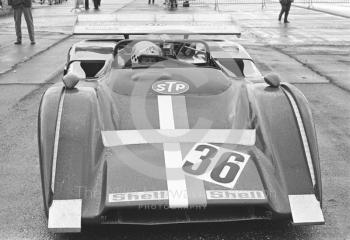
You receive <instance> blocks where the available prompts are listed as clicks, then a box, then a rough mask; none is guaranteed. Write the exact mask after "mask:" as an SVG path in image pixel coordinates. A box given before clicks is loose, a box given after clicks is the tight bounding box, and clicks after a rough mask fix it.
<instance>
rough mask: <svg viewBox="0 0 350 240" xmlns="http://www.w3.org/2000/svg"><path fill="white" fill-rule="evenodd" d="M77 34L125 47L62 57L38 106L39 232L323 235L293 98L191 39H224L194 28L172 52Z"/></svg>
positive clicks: (235, 54) (233, 56) (207, 43)
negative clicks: (246, 228)
mask: <svg viewBox="0 0 350 240" xmlns="http://www.w3.org/2000/svg"><path fill="white" fill-rule="evenodd" d="M108 21H110V20H108ZM91 22H92V21H90V23H89V24H91ZM101 25H102V24H99V26H101ZM123 26H124V27H125V25H123ZM147 26H148V25H147ZM156 26H158V27H162V26H159V25H154V27H156ZM221 26H222V25H221ZM79 28H80V30H79V31H82V29H84V32H83V33H86V34H91V33H95V34H99V33H101V32H106V34H112V33H114V34H121V35H125V38H123V39H99V40H98V39H97V40H85V41H81V42H78V43H76V44H74V45H73V46H72V47H71V49H70V50H69V53H68V59H67V64H66V67H65V70H64V76H63V81H62V82H60V83H57V84H55V85H53V86H52V87H50V88H49V89H48V90H47V91H46V92H45V93H44V95H43V97H42V100H41V104H40V109H39V121H38V124H39V125H38V131H39V137H38V139H39V152H40V171H41V181H42V190H43V199H44V208H45V211H46V214H47V217H48V227H49V229H50V230H51V231H54V232H76V231H80V230H81V227H82V226H83V225H88V224H169V223H191V222H220V221H243V220H262V219H266V220H274V219H285V220H287V221H291V222H292V223H294V224H322V223H324V218H323V214H322V209H321V206H322V188H321V171H320V161H319V156H318V149H317V141H316V133H315V128H314V123H313V120H312V115H311V110H310V107H309V105H308V102H307V100H306V99H305V97H304V96H303V94H302V93H301V92H300V91H299V90H298V89H297V88H295V87H294V86H293V85H290V84H288V83H284V82H281V81H280V78H279V77H278V76H277V75H274V74H270V75H267V76H265V77H264V76H262V75H261V73H260V72H259V70H258V69H257V67H256V66H255V64H254V61H253V60H252V59H251V57H250V56H249V54H248V53H247V52H246V50H245V49H244V48H243V47H242V46H241V45H239V44H238V43H235V42H234V41H231V40H223V39H224V37H223V38H222V39H221V40H220V39H218V38H217V37H216V38H210V37H209V38H207V37H206V38H204V37H203V38H201V37H199V36H197V37H194V38H192V37H191V36H192V35H194V34H204V33H205V34H207V35H210V34H221V35H225V34H231V35H232V34H236V35H237V34H239V33H238V32H237V30H236V29H232V28H230V27H227V28H226V29H224V28H209V27H206V28H205V30H203V29H204V28H203V26H198V25H194V26H192V30H193V32H192V33H188V32H185V31H184V32H182V34H183V35H187V37H186V38H182V39H176V38H175V37H172V35H171V34H170V35H169V32H168V35H166V37H164V35H160V36H158V37H157V36H155V37H154V38H152V37H146V36H138V37H134V38H133V37H131V35H133V34H139V35H140V34H141V35H142V34H143V33H142V32H141V30H140V29H141V28H138V27H137V26H136V25H135V26H134V28H132V27H129V28H127V27H125V28H124V29H123V30H121V29H122V27H120V28H119V27H118V28H116V27H115V26H114V27H111V28H107V27H105V28H103V29H102V30H101V29H99V31H100V32H96V28H93V27H91V26H90V25H87V27H84V28H83V27H82V25H79V24H77V28H76V31H77V32H79V31H78V30H77V29H79ZM135 29H136V30H135ZM177 29H179V27H178V28H177ZM163 30H164V29H160V30H159V32H158V33H160V32H162V33H163ZM204 31H205V32H204ZM77 32H76V33H77ZM174 33H175V32H174ZM180 33H181V31H176V34H180Z"/></svg>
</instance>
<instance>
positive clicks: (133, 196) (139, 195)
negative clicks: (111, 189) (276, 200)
mask: <svg viewBox="0 0 350 240" xmlns="http://www.w3.org/2000/svg"><path fill="white" fill-rule="evenodd" d="M169 195H176V196H175V197H178V198H184V197H187V196H186V193H185V192H174V193H172V192H168V191H147V192H126V193H110V194H109V196H108V202H110V203H119V202H141V201H142V202H143V201H161V200H168V199H169ZM170 197H171V196H170ZM206 197H207V199H208V200H215V199H221V200H225V199H227V200H235V199H237V200H244V199H247V200H259V199H266V197H265V194H264V192H263V191H257V190H251V191H247V190H208V191H206Z"/></svg>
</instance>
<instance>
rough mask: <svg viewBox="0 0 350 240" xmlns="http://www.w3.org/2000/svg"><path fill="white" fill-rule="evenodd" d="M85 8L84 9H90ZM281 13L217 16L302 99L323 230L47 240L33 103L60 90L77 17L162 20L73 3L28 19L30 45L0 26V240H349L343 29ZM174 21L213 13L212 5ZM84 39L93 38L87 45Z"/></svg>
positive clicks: (237, 11)
mask: <svg viewBox="0 0 350 240" xmlns="http://www.w3.org/2000/svg"><path fill="white" fill-rule="evenodd" d="M90 4H91V5H92V3H90ZM279 8H280V6H279V5H278V4H268V5H267V6H266V8H264V9H261V6H260V5H254V4H250V5H244V4H239V5H234V6H230V5H227V6H220V8H219V11H220V12H221V13H232V14H233V16H234V18H235V21H236V23H237V24H239V25H240V26H241V27H242V30H243V31H242V37H241V38H240V39H236V38H234V40H236V41H238V42H239V43H241V44H243V45H244V46H245V47H246V48H247V50H248V52H249V53H250V54H251V55H252V57H253V58H254V59H255V60H256V62H257V65H258V67H259V69H260V70H261V71H262V72H263V73H264V74H266V73H268V72H276V73H278V74H279V75H281V77H282V79H283V80H284V81H288V82H291V83H293V84H295V85H296V86H297V87H298V88H299V89H301V91H302V92H303V93H304V94H305V95H306V97H307V98H308V100H309V102H310V105H311V108H312V112H313V115H314V119H315V124H316V130H317V135H318V141H319V150H320V158H321V168H322V175H323V194H324V195H323V197H324V213H325V219H326V225H323V226H303V227H294V226H291V225H288V224H285V223H276V222H274V223H269V222H251V223H225V224H196V225H188V226H184V225H173V226H163V227H130V226H109V227H97V228H84V229H83V233H81V234H51V233H49V232H48V231H47V228H46V225H47V224H46V219H45V216H44V213H43V206H42V197H41V186H40V175H39V163H38V151H37V137H36V134H37V127H36V124H37V123H36V120H37V111H38V106H39V102H40V98H41V95H42V93H43V92H44V91H45V89H47V88H48V87H49V86H51V85H52V84H53V83H55V82H57V81H60V79H61V74H62V66H63V64H64V62H65V59H66V53H67V51H68V49H69V47H70V46H71V45H72V44H73V43H75V42H77V41H80V40H81V39H85V38H88V37H89V36H72V35H71V30H72V26H73V24H74V21H75V17H76V15H77V14H91V13H97V14H104V13H125V14H127V13H145V12H149V13H167V10H166V9H165V8H164V7H163V4H162V2H161V1H159V0H158V1H157V0H156V4H155V5H151V6H149V5H148V4H147V2H146V0H118V2H115V1H113V0H102V3H101V10H100V11H94V10H89V11H85V10H83V9H81V10H79V11H76V10H75V9H74V2H73V1H70V0H69V1H68V2H64V3H63V4H62V5H52V6H50V7H44V8H37V9H34V10H33V16H34V23H35V30H36V38H37V39H36V42H37V44H36V45H35V46H31V45H30V44H29V43H30V42H29V40H28V39H27V35H26V29H25V22H24V21H23V22H22V24H23V33H24V39H23V45H22V46H15V45H13V41H14V40H15V34H14V23H13V17H12V16H7V17H0V132H1V138H0V182H1V191H0V239H315V240H316V239H339V240H340V239H341V240H345V239H346V240H348V239H350V217H349V213H350V196H349V186H350V173H349V169H350V163H349V156H350V104H349V103H350V94H349V93H350V81H349V79H350V30H349V29H350V22H349V19H348V18H345V17H341V16H339V15H337V16H336V15H331V14H326V13H323V12H320V11H312V10H309V9H305V8H298V7H295V6H294V7H293V6H292V9H291V13H290V18H289V19H290V22H291V23H289V24H284V23H281V22H279V21H277V16H278V12H279ZM176 12H177V13H188V14H191V13H207V14H208V17H209V16H210V15H209V14H210V13H214V12H215V11H214V6H213V5H212V4H201V5H197V6H196V5H193V6H191V7H190V8H182V7H179V9H178V10H177V11H176ZM91 37H92V36H91Z"/></svg>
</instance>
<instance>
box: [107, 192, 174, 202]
mask: <svg viewBox="0 0 350 240" xmlns="http://www.w3.org/2000/svg"><path fill="white" fill-rule="evenodd" d="M168 195H169V194H168V191H148V192H127V193H110V194H109V196H108V202H110V203H116V202H137V201H154V200H168Z"/></svg>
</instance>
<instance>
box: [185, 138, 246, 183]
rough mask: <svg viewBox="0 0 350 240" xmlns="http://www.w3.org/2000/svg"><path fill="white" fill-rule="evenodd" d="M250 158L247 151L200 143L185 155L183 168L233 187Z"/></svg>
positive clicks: (189, 173) (187, 171) (203, 178)
mask: <svg viewBox="0 0 350 240" xmlns="http://www.w3.org/2000/svg"><path fill="white" fill-rule="evenodd" d="M249 158H250V156H249V155H248V154H245V153H241V152H236V151H232V150H228V149H225V148H220V147H218V146H215V145H212V144H208V143H198V144H196V145H195V146H194V147H193V148H192V150H191V151H190V152H189V153H188V154H187V156H186V157H185V159H184V161H183V162H184V163H183V166H182V169H183V171H184V172H185V173H186V174H188V175H191V176H194V177H196V178H199V179H201V180H204V181H207V182H211V183H215V184H217V185H220V186H223V187H226V188H230V189H233V188H234V186H235V184H236V182H237V180H238V179H239V176H240V175H241V173H242V171H243V169H244V167H245V165H246V164H247V162H248V160H249Z"/></svg>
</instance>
